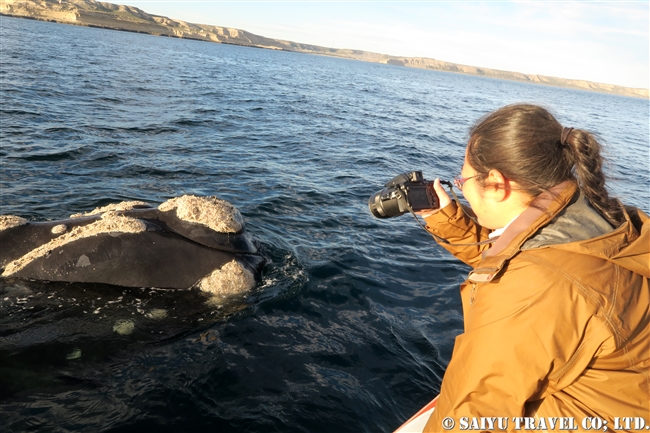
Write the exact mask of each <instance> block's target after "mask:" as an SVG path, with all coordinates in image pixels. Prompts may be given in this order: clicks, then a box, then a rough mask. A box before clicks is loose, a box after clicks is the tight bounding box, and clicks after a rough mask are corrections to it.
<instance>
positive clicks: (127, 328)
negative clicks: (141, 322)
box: [113, 320, 135, 335]
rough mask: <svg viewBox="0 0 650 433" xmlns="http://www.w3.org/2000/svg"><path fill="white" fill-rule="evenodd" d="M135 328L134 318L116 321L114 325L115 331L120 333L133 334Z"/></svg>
mask: <svg viewBox="0 0 650 433" xmlns="http://www.w3.org/2000/svg"><path fill="white" fill-rule="evenodd" d="M134 330H135V323H133V320H118V321H117V322H115V325H113V331H115V332H117V333H118V334H120V335H129V334H132V333H133V331H134Z"/></svg>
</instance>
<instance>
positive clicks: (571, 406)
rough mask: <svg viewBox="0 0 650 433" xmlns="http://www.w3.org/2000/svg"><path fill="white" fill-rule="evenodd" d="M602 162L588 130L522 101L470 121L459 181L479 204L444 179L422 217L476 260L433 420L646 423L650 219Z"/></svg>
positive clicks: (649, 417)
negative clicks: (610, 186) (621, 193)
mask: <svg viewBox="0 0 650 433" xmlns="http://www.w3.org/2000/svg"><path fill="white" fill-rule="evenodd" d="M602 163H603V160H602V157H601V146H600V144H599V143H598V142H597V141H596V139H595V138H594V137H593V136H592V135H591V134H590V133H588V132H586V131H582V130H579V129H572V128H563V127H562V125H560V123H559V122H558V121H557V120H556V119H555V118H554V117H553V116H552V115H551V114H550V113H549V112H548V111H546V110H545V109H543V108H540V107H537V106H534V105H522V104H520V105H511V106H507V107H504V108H501V109H499V110H497V111H495V112H493V113H490V114H488V115H487V116H485V117H484V118H482V119H480V120H479V121H478V122H477V124H476V125H474V127H473V128H472V129H471V130H470V139H469V143H468V145H467V149H466V153H465V161H464V164H463V167H462V171H461V173H460V176H459V177H457V178H456V181H455V184H456V186H457V188H459V189H461V190H462V192H463V195H464V196H465V198H466V199H467V201H468V202H469V204H470V206H471V210H469V209H466V208H463V207H462V206H460V205H459V204H458V203H456V202H454V201H452V200H451V199H450V198H449V196H448V195H447V193H446V192H445V190H444V189H443V188H442V186H441V185H440V181H439V180H436V181H435V183H434V189H435V191H436V193H437V195H438V197H439V199H440V209H439V210H431V211H429V212H426V211H425V212H421V213H420V214H421V215H422V216H423V217H424V219H425V221H426V223H427V229H428V230H429V231H430V232H431V233H432V234H434V235H436V236H438V237H440V238H444V239H446V240H447V241H448V243H441V245H442V246H443V247H444V248H446V249H447V250H448V251H449V252H451V253H452V254H453V255H454V256H456V257H457V258H458V259H460V260H462V261H463V262H465V263H467V264H468V265H470V266H471V267H472V268H473V270H472V271H471V272H470V274H469V277H468V279H467V281H465V282H464V283H463V284H462V286H461V297H462V304H463V314H464V332H463V334H461V335H460V336H458V337H457V338H456V342H455V346H454V351H453V355H452V358H451V361H450V363H449V366H448V368H447V370H446V372H445V376H444V379H443V382H442V388H441V391H440V398H439V400H438V402H437V406H436V409H435V411H434V412H433V414H432V415H431V417H430V418H429V421H428V423H427V424H426V427H425V429H424V431H436V432H437V431H445V430H450V428H449V427H450V426H451V424H449V422H448V420H447V421H445V424H443V420H444V419H445V418H448V417H450V418H451V419H452V420H454V421H455V425H454V426H453V427H452V428H451V430H458V429H460V425H459V420H460V418H461V417H469V418H470V419H471V418H473V417H477V418H478V417H508V418H509V419H510V424H509V425H508V427H507V429H508V430H512V429H514V428H515V427H516V426H515V425H514V424H513V421H512V419H513V417H534V418H535V419H536V420H537V421H538V422H539V420H540V418H545V419H546V418H550V417H572V418H573V419H574V420H575V425H576V426H577V427H578V429H580V430H582V429H584V428H589V427H590V426H587V427H585V425H582V424H581V423H582V421H583V419H585V418H590V417H598V418H600V419H602V420H603V421H606V422H607V426H608V429H609V430H613V429H616V425H615V423H616V422H618V423H619V425H618V428H620V429H624V428H625V425H622V424H621V421H620V419H619V420H617V418H622V417H641V418H643V419H644V420H645V422H646V423H647V424H650V325H649V323H650V287H649V278H650V220H649V219H648V216H647V215H646V214H645V213H643V212H642V211H641V210H639V209H635V208H630V207H624V206H623V205H622V204H621V203H620V202H619V201H618V200H616V199H613V198H610V197H609V195H608V192H607V189H606V188H605V177H604V175H603V172H602ZM490 241H493V242H490ZM535 426H537V427H539V424H535ZM549 429H550V426H549ZM555 429H558V427H557V426H556V427H555ZM600 430H601V431H602V428H601V429H600Z"/></svg>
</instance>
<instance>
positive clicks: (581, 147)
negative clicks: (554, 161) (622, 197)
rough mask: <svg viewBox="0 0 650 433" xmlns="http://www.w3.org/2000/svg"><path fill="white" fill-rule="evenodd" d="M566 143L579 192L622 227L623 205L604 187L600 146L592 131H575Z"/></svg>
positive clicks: (571, 131)
mask: <svg viewBox="0 0 650 433" xmlns="http://www.w3.org/2000/svg"><path fill="white" fill-rule="evenodd" d="M567 129H568V128H565V129H564V130H567ZM564 144H565V146H566V147H567V148H568V149H569V150H570V153H571V158H572V162H573V167H574V172H575V176H576V177H577V180H578V184H579V185H580V189H581V190H582V192H584V194H585V196H587V199H588V200H589V202H590V203H591V205H592V206H593V207H594V208H596V210H598V211H599V212H600V213H601V215H603V216H604V217H605V218H607V219H608V220H609V222H611V223H612V224H614V226H616V227H617V226H619V225H620V224H622V223H623V222H624V221H625V215H624V211H623V205H622V204H621V202H620V201H618V200H617V199H615V198H610V197H609V194H608V193H607V188H605V174H604V173H603V170H602V167H603V158H602V156H601V151H602V146H601V145H600V143H598V141H597V140H596V138H595V137H594V136H593V135H592V134H590V133H589V132H586V131H582V130H579V129H573V130H570V131H569V133H568V134H567V137H566V139H565V140H564Z"/></svg>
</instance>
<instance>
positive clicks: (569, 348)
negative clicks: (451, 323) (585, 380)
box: [424, 262, 613, 432]
mask: <svg viewBox="0 0 650 433" xmlns="http://www.w3.org/2000/svg"><path fill="white" fill-rule="evenodd" d="M510 266H511V267H512V268H511V269H509V272H508V273H507V275H508V277H507V278H506V277H505V276H504V277H501V278H500V279H496V280H493V282H490V283H486V284H482V285H480V286H478V288H476V287H472V286H473V284H469V285H468V286H465V287H463V289H462V291H465V290H472V289H475V292H474V301H473V303H472V305H470V306H469V308H467V309H466V310H465V316H466V320H465V333H464V334H461V335H460V336H458V337H457V338H456V342H455V345H454V351H453V354H452V358H451V361H450V363H449V365H448V367H447V370H446V372H445V376H444V379H443V382H442V388H441V391H440V398H439V400H438V404H437V407H436V410H435V411H434V413H433V415H432V416H431V418H430V419H429V422H428V424H427V427H426V428H425V430H424V431H427V432H428V431H444V430H445V429H443V428H442V420H443V419H444V418H446V417H451V418H452V419H454V421H455V422H456V427H455V430H457V429H459V425H458V423H459V421H460V419H461V417H470V419H471V418H472V417H509V418H510V420H511V422H512V417H521V416H529V415H530V413H527V411H526V409H527V405H533V404H535V403H534V402H539V401H541V400H542V399H544V398H556V397H557V396H554V395H553V394H554V393H556V392H560V391H561V390H562V389H564V388H565V387H567V386H569V385H570V384H571V383H573V382H574V381H575V380H576V379H577V378H578V377H580V375H581V374H583V372H584V371H585V369H586V368H587V367H588V366H589V364H590V362H592V360H593V359H594V356H595V354H596V353H597V352H598V350H599V348H600V346H601V345H602V344H603V342H604V341H611V339H612V338H613V335H612V333H611V332H610V330H609V328H608V327H607V325H606V323H605V321H604V320H603V319H602V318H600V317H599V316H598V314H596V311H597V307H596V306H595V305H592V302H593V301H591V300H589V299H587V298H586V297H584V296H581V295H580V292H579V290H578V289H576V287H575V286H574V285H573V284H572V283H571V282H570V281H568V280H566V279H564V278H562V277H559V276H557V275H556V276H553V275H550V276H549V272H548V270H547V269H543V268H542V267H540V266H537V265H535V264H531V263H523V264H522V263H521V262H519V263H518V264H511V265H510ZM522 277H525V278H522ZM561 299H564V300H565V301H566V302H559V300H561ZM552 415H553V416H562V414H560V413H558V414H552ZM511 428H512V427H511Z"/></svg>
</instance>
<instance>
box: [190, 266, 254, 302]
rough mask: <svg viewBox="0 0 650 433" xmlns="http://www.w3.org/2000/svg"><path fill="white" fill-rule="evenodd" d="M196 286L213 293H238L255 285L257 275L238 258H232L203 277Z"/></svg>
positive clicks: (227, 294)
mask: <svg viewBox="0 0 650 433" xmlns="http://www.w3.org/2000/svg"><path fill="white" fill-rule="evenodd" d="M196 286H197V287H198V288H199V289H200V290H201V291H203V292H207V293H211V294H213V295H219V296H224V297H225V296H232V295H238V294H241V293H245V292H248V291H250V290H251V289H252V288H253V287H255V276H254V275H253V273H252V272H251V271H249V270H248V269H247V268H246V267H245V266H243V265H242V264H241V263H239V262H238V261H237V260H232V261H230V262H228V263H226V264H225V265H223V266H222V267H221V268H219V269H215V270H214V271H212V272H211V273H210V274H208V275H206V276H205V277H203V278H202V279H201V281H199V282H198V283H197V284H196Z"/></svg>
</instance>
